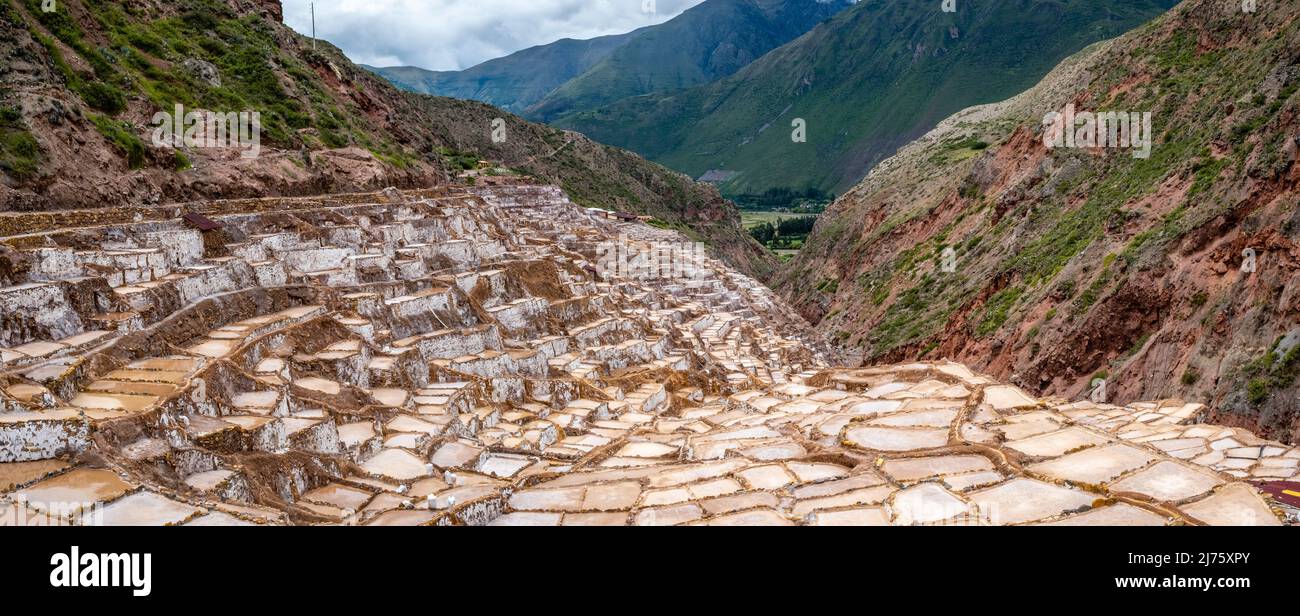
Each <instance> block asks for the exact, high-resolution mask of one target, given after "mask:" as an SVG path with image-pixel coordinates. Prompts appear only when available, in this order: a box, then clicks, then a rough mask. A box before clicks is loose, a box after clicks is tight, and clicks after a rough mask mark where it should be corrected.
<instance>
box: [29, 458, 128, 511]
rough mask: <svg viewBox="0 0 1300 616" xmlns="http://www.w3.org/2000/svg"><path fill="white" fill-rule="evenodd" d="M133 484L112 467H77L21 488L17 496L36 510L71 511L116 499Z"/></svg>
mask: <svg viewBox="0 0 1300 616" xmlns="http://www.w3.org/2000/svg"><path fill="white" fill-rule="evenodd" d="M133 488H134V486H132V485H131V484H129V483H127V482H125V481H123V480H122V479H121V478H120V477H118V476H117V474H116V473H113V472H111V471H106V470H102V469H89V468H76V469H73V470H71V471H68V472H66V473H64V474H62V475H58V476H56V477H51V478H49V479H46V480H44V481H41V482H38V483H36V484H34V485H32V486H30V487H28V488H26V489H24V490H21V491H20V492H18V493H17V496H18V497H19V499H20V500H22V501H24V502H26V503H27V505H28V506H29V507H31V508H32V509H35V510H37V511H42V512H50V513H52V514H54V515H69V514H73V513H76V512H78V511H81V510H84V509H88V508H90V507H92V506H93V505H94V504H95V503H104V502H108V501H111V500H113V499H116V498H118V497H120V496H122V495H124V494H126V493H127V492H129V491H130V490H132V489H133Z"/></svg>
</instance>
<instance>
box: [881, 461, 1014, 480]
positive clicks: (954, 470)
mask: <svg viewBox="0 0 1300 616" xmlns="http://www.w3.org/2000/svg"><path fill="white" fill-rule="evenodd" d="M993 468H994V467H993V463H992V462H990V461H989V460H988V458H985V457H984V456H976V455H960V456H933V457H928V458H904V459H895V460H886V461H885V464H884V466H883V467H881V470H883V471H884V472H885V473H886V474H888V475H889V476H890V477H893V478H894V479H895V480H897V481H916V480H918V479H928V478H930V477H938V476H940V475H955V474H961V473H971V472H975V471H991V470H993Z"/></svg>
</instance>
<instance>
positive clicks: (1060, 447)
mask: <svg viewBox="0 0 1300 616" xmlns="http://www.w3.org/2000/svg"><path fill="white" fill-rule="evenodd" d="M1107 440H1108V439H1107V438H1106V437H1104V436H1101V435H1100V434H1095V433H1093V432H1089V431H1087V430H1084V429H1083V428H1077V427H1070V428H1066V429H1064V430H1059V431H1057V432H1049V433H1047V434H1040V435H1038V436H1031V437H1029V438H1027V439H1023V440H1019V441H1011V442H1009V443H1007V447H1010V448H1011V449H1014V450H1016V451H1019V452H1021V453H1023V454H1025V455H1029V456H1035V457H1041V456H1047V457H1051V456H1059V455H1062V454H1064V453H1066V452H1068V451H1073V450H1076V449H1079V448H1081V447H1088V446H1090V445H1100V444H1102V443H1105V442H1107Z"/></svg>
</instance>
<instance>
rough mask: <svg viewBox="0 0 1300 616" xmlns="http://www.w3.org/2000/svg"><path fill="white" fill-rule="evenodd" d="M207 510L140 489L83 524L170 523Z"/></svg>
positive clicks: (175, 522)
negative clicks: (140, 490)
mask: <svg viewBox="0 0 1300 616" xmlns="http://www.w3.org/2000/svg"><path fill="white" fill-rule="evenodd" d="M206 512H207V510H205V509H201V508H199V507H195V506H193V505H188V504H185V503H182V502H179V501H174V500H172V499H170V498H167V497H165V496H162V495H160V494H155V493H153V492H147V491H146V492H136V493H135V494H132V495H130V496H126V497H123V498H120V499H118V500H116V501H114V502H112V503H110V504H109V505H107V506H105V507H104V509H103V511H102V512H97V513H95V514H94V515H91V516H87V519H84V520H83V521H82V523H83V524H102V525H104V526H170V525H173V524H180V523H182V522H184V521H186V520H189V519H191V518H193V517H195V516H198V515H200V514H203V513H206Z"/></svg>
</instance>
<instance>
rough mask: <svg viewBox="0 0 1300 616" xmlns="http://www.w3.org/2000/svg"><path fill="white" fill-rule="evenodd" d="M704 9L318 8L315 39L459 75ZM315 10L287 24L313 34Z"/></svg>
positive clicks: (628, 0)
mask: <svg viewBox="0 0 1300 616" xmlns="http://www.w3.org/2000/svg"><path fill="white" fill-rule="evenodd" d="M701 1H702V0H316V35H317V36H319V37H320V38H322V39H324V40H328V41H329V42H331V43H334V44H335V45H338V46H339V47H340V48H341V49H343V51H344V53H346V54H347V55H348V57H349V58H351V59H352V61H354V62H360V63H362V64H369V65H372V66H395V65H411V66H419V67H423V68H427V69H431V70H459V69H464V68H469V67H471V66H473V65H475V64H478V63H480V62H483V61H484V60H491V59H492V58H499V57H501V56H504V55H508V54H510V53H513V52H515V51H519V50H520V49H524V48H527V47H532V46H534V45H542V44H545V43H550V42H553V41H556V40H559V39H562V38H575V39H587V38H592V37H596V36H602V35H606V34H621V33H624V32H630V31H632V30H635V29H637V28H640V27H641V26H648V25H651V24H657V23H662V22H664V21H667V20H669V19H672V18H673V17H676V16H677V15H678V14H680V13H681V12H682V11H684V10H686V9H688V8H690V7H692V6H695V5H696V4H699V3H700V2H701ZM310 4H311V2H310V0H283V5H284V21H285V23H286V24H288V25H289V26H290V27H292V28H293V29H295V30H297V31H299V32H302V33H304V34H310V33H311V12H310V9H309V6H310ZM645 9H650V10H645Z"/></svg>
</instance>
